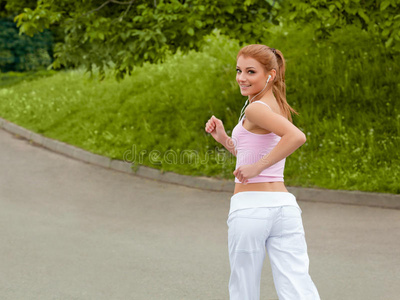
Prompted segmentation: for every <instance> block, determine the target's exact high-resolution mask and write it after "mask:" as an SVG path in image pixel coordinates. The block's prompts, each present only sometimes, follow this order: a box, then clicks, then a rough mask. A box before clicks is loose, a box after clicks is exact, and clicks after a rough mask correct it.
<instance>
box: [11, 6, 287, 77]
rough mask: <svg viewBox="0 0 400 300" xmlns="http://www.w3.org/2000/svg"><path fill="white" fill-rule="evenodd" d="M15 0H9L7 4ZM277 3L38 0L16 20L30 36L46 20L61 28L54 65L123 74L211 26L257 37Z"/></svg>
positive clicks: (190, 42) (198, 38)
mask: <svg viewBox="0 0 400 300" xmlns="http://www.w3.org/2000/svg"><path fill="white" fill-rule="evenodd" d="M14 2H16V0H9V1H8V3H10V7H12V5H13V3H14ZM279 9H280V4H279V2H278V1H275V0H271V1H265V0H246V1H242V0H224V1H220V0H218V1H217V0H206V1H203V0H202V1H200V0H191V1H177V0H170V1H168V0H165V1H163V0H161V1H145V0H141V1H140V0H136V1H135V0H131V1H125V2H123V1H116V0H105V1H104V2H103V3H102V4H99V1H94V0H92V1H74V0H63V1H52V0H40V1H38V2H37V6H36V7H35V8H34V9H31V8H24V10H23V12H20V14H19V15H18V16H16V18H15V21H17V23H18V26H19V27H20V32H21V33H25V34H27V35H30V36H31V35H33V34H35V33H37V32H41V31H42V30H44V29H45V28H49V27H50V25H58V26H59V27H61V28H63V29H64V32H65V40H64V41H63V42H62V43H57V44H56V47H55V58H56V59H55V61H54V63H53V67H54V68H58V67H60V66H62V65H63V66H81V65H83V66H85V68H86V69H87V70H88V71H91V70H92V67H93V65H95V66H97V67H98V68H99V72H100V75H101V76H103V75H104V70H105V68H106V67H112V68H113V69H114V70H115V74H116V76H117V78H119V79H121V78H122V77H123V76H124V74H126V73H128V74H131V72H132V70H133V67H134V66H135V65H139V66H140V65H142V64H143V63H144V62H145V61H148V62H151V63H155V62H159V61H163V60H164V59H165V57H166V55H168V54H169V53H172V54H174V53H176V52H177V51H178V50H180V51H182V52H184V53H186V52H187V51H188V50H190V49H195V50H199V49H201V46H202V43H203V42H202V38H203V37H204V36H205V35H207V34H209V33H211V32H212V30H214V29H215V28H219V29H220V31H221V33H223V34H227V35H229V36H231V37H233V38H239V39H243V37H246V41H247V42H256V41H258V40H260V38H261V37H262V36H263V34H264V32H265V29H266V28H267V27H268V26H270V25H271V24H273V22H275V23H276V17H277V15H278V13H277V11H278V10H279Z"/></svg>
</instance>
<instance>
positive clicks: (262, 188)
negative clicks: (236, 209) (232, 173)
mask: <svg viewBox="0 0 400 300" xmlns="http://www.w3.org/2000/svg"><path fill="white" fill-rule="evenodd" d="M248 191H259V192H286V193H288V192H289V191H288V190H287V189H286V186H285V184H284V182H283V181H275V182H254V183H247V184H243V183H237V182H236V183H235V191H234V193H233V194H237V193H240V192H248Z"/></svg>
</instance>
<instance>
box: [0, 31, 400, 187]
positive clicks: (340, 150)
mask: <svg viewBox="0 0 400 300" xmlns="http://www.w3.org/2000/svg"><path fill="white" fill-rule="evenodd" d="M299 32H300V31H299V30H296V28H293V29H292V30H291V31H290V30H287V29H285V30H284V29H283V28H279V27H277V28H274V29H273V30H271V39H270V40H268V41H265V42H264V43H265V44H267V45H271V46H273V47H275V48H277V49H280V50H281V51H282V52H283V53H284V55H285V57H286V61H287V72H286V84H287V99H288V102H289V104H290V105H291V106H292V107H294V108H295V109H296V110H297V111H299V112H300V116H294V123H295V125H296V126H298V127H299V128H300V129H301V130H303V131H304V132H305V133H306V135H307V142H306V144H304V145H303V146H302V147H301V148H300V149H298V150H297V151H296V152H295V153H293V154H292V155H291V156H290V157H289V158H288V159H287V160H286V168H285V183H286V184H287V185H289V186H303V187H320V188H330V189H344V190H361V191H371V192H389V193H400V185H399V183H398V180H397V179H398V178H400V164H399V159H398V156H399V155H398V154H399V153H398V149H399V128H400V114H399V103H398V102H399V101H398V97H399V94H400V85H399V82H400V78H399V77H400V69H399V66H400V62H399V58H398V57H395V58H394V59H393V58H387V57H385V55H384V54H382V51H383V50H382V48H380V47H371V39H370V37H368V36H364V35H362V34H360V33H359V32H356V31H354V32H352V31H347V32H338V33H337V35H338V36H342V37H343V36H346V37H347V38H346V39H343V38H341V39H337V40H335V37H333V38H332V39H331V40H330V41H329V42H327V41H315V40H313V39H310V38H308V39H307V38H306V37H307V34H309V32H307V29H304V28H303V29H302V30H301V34H299ZM355 45H356V46H355ZM238 49H239V45H238V44H237V43H236V42H235V41H231V40H228V39H225V38H223V37H220V38H219V39H217V38H213V37H209V42H208V43H207V44H206V45H205V47H204V50H203V52H199V53H195V52H191V53H189V54H188V55H182V54H177V55H174V56H172V57H170V58H169V59H168V60H167V61H166V62H165V63H164V64H162V65H149V64H147V65H145V66H143V67H141V68H137V69H136V70H135V72H134V74H133V75H132V76H131V77H128V78H125V79H124V80H123V81H122V82H119V83H118V82H117V81H115V80H114V79H112V78H107V79H106V80H104V81H102V82H99V81H96V80H91V79H89V78H88V76H87V75H85V74H84V72H83V71H82V70H75V71H63V72H58V73H56V74H54V75H52V76H51V77H42V78H38V79H36V80H34V81H22V82H19V83H18V84H15V85H10V86H6V87H3V88H2V89H0V115H1V117H3V118H5V119H7V120H10V121H12V122H15V123H17V124H19V125H21V126H24V127H26V128H28V129H30V130H33V131H35V132H38V133H40V134H43V135H45V136H48V137H51V138H54V139H58V140H62V141H64V142H66V143H69V144H72V145H75V146H78V147H81V148H84V149H87V150H89V151H92V152H93V153H97V154H101V155H105V156H108V157H111V158H114V159H123V160H127V161H132V162H134V163H135V164H144V165H147V166H150V167H154V168H158V169H161V170H163V171H174V172H177V173H180V174H186V175H193V176H213V177H217V178H226V179H231V180H233V179H234V177H233V174H232V172H233V170H234V168H235V162H236V159H235V158H234V157H233V156H232V155H231V154H230V153H229V152H228V151H226V150H225V149H224V148H223V147H222V146H221V145H220V144H218V143H217V142H215V141H214V140H213V138H212V137H211V136H210V135H208V134H206V133H205V132H204V125H205V123H206V122H207V120H208V119H209V117H210V116H211V115H215V116H216V117H217V118H219V119H221V120H222V121H223V122H224V126H225V129H226V131H227V133H228V134H229V135H230V134H231V132H232V129H233V127H234V126H235V125H236V122H237V118H238V114H239V112H240V109H241V107H242V105H243V104H244V102H245V100H246V99H245V98H244V97H242V96H241V95H240V92H239V89H238V88H237V85H236V82H235V79H234V78H235V57H236V53H237V51H238ZM339 49H342V50H339ZM344 49H347V50H344ZM342 51H345V52H344V53H342ZM383 75H385V76H383Z"/></svg>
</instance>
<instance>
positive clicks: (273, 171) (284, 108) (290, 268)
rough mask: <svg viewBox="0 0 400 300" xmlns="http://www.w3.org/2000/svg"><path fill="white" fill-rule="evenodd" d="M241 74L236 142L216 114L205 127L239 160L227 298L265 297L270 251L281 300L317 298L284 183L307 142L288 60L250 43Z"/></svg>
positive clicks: (241, 57) (242, 54)
mask: <svg viewBox="0 0 400 300" xmlns="http://www.w3.org/2000/svg"><path fill="white" fill-rule="evenodd" d="M236 73H237V74H236V81H237V83H238V84H239V86H240V91H241V93H242V95H243V96H248V100H247V101H248V102H249V105H248V106H247V107H246V104H247V101H246V103H245V105H244V107H243V109H244V108H245V111H244V116H243V117H242V113H243V109H242V112H241V115H240V117H239V123H238V124H237V125H236V127H235V128H234V129H233V132H232V137H229V136H228V135H227V134H226V132H225V129H224V126H223V123H222V121H221V120H219V119H217V118H216V117H215V116H212V117H211V118H210V119H209V120H208V122H207V123H206V126H205V130H206V132H208V133H210V134H211V135H212V137H213V138H214V139H215V140H216V141H218V142H219V143H221V144H222V145H223V146H224V147H225V148H226V149H228V150H229V151H230V152H231V153H232V154H233V155H235V156H236V169H235V171H234V172H233V174H234V175H235V191H234V194H233V196H232V198H231V203H230V211H229V216H228V221H227V224H228V227H229V229H228V248H229V261H230V266H231V276H230V280H229V295H230V299H231V300H258V299H260V279H261V270H262V264H263V261H264V258H265V254H266V251H267V253H268V256H269V259H270V263H271V267H272V275H273V279H274V284H275V288H276V291H277V294H278V296H279V299H280V300H302V299H307V300H314V299H320V297H319V294H318V291H317V288H316V287H315V285H314V283H313V281H312V279H311V277H310V275H309V272H308V268H309V258H308V254H307V245H306V241H305V235H304V228H303V223H302V218H301V213H302V211H301V209H300V207H299V205H298V204H297V201H296V197H295V196H294V195H293V194H291V193H289V192H288V190H287V189H286V187H285V185H284V180H283V171H284V167H285V160H286V157H287V156H289V155H290V154H291V153H293V152H294V151H295V150H296V149H297V148H299V147H300V146H301V145H303V144H304V143H305V141H306V137H305V135H304V134H303V132H302V131H300V130H299V129H298V128H297V127H296V126H294V125H293V124H292V118H291V113H292V112H293V113H296V114H297V112H296V111H294V110H293V109H292V108H291V107H290V106H289V104H288V103H287V101H286V87H285V60H284V58H283V55H282V53H281V52H280V51H279V50H276V49H274V48H269V47H267V46H265V45H258V44H256V45H249V46H246V47H244V48H242V49H241V50H240V51H239V53H238V55H237V67H236Z"/></svg>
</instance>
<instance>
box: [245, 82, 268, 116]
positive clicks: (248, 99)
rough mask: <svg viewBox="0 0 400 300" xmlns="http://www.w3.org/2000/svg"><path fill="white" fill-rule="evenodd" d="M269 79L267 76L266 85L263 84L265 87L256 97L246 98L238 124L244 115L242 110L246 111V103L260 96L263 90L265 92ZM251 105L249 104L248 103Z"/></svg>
mask: <svg viewBox="0 0 400 300" xmlns="http://www.w3.org/2000/svg"><path fill="white" fill-rule="evenodd" d="M270 78H271V75H270V76H268V80H267V83H266V84H265V86H264V88H263V89H262V90H261V92H259V93H258V94H257V95H255V96H254V97H253V98H251V99H250V96H249V97H248V98H247V100H246V102H245V103H244V106H243V107H242V110H241V111H240V116H239V122H240V120H241V119H242V115H243V114H244V110H245V109H246V106H247V104H248V103H247V102H250V101H251V100H253V99H254V98H255V97H257V96H258V95H260V94H261V93H262V92H263V91H264V90H265V88H266V87H267V85H268V82H269V79H270ZM250 103H251V102H250Z"/></svg>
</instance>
